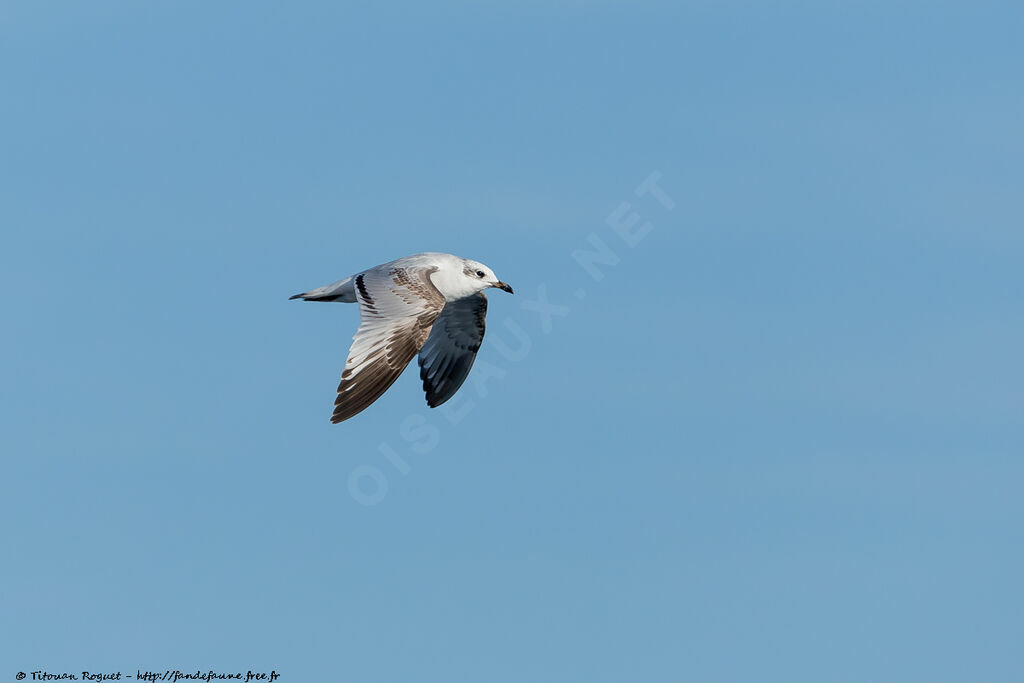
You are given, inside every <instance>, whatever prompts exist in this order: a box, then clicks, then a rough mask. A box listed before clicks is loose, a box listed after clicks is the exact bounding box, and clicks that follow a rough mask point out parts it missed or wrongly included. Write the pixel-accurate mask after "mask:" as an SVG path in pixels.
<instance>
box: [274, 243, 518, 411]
mask: <svg viewBox="0 0 1024 683" xmlns="http://www.w3.org/2000/svg"><path fill="white" fill-rule="evenodd" d="M491 287H496V288H498V289H501V290H504V291H506V292H508V293H509V294H512V288H511V287H510V286H508V285H507V284H505V283H504V282H502V281H501V280H499V279H498V278H497V277H495V275H494V271H492V270H491V269H490V268H488V267H487V266H485V265H484V264H482V263H479V262H477V261H471V260H469V259H464V258H459V257H458V256H453V255H452V254H442V253H439V252H425V253H422V254H414V255H412V256H406V257H405V258H400V259H397V260H395V261H391V262H389V263H384V264H382V265H379V266H376V267H374V268H370V269H369V270H364V271H362V272H361V273H356V274H355V275H352V276H351V277H347V278H345V279H344V280H338V281H337V282H332V283H331V284H329V285H324V286H323V287H319V288H317V289H313V290H310V291H308V292H303V293H302V294H296V295H295V296H293V297H291V299H302V300H304V301H340V302H344V303H358V304H359V319H360V323H359V329H358V331H356V334H355V336H354V337H353V338H352V347H351V348H350V349H349V351H348V360H346V361H345V369H344V371H342V373H341V383H340V384H339V385H338V397H337V398H336V399H335V401H334V414H333V415H331V422H333V423H334V424H337V423H339V422H342V421H344V420H347V419H349V418H350V417H353V416H354V415H357V414H358V413H361V412H362V411H363V410H365V409H366V408H368V407H369V406H370V404H371V403H373V402H374V401H376V400H377V399H378V398H380V397H381V396H382V395H383V394H384V392H385V391H387V390H388V387H390V386H391V385H392V384H394V382H395V380H396V379H398V376H399V375H401V374H402V371H403V370H405V367H406V366H407V365H408V364H409V362H410V361H411V360H412V357H413V356H415V355H416V354H417V353H418V354H419V356H420V358H419V365H420V379H422V380H423V390H424V391H425V392H426V394H427V405H429V406H430V407H431V408H436V407H437V406H439V405H441V404H442V403H444V402H445V401H447V400H448V399H450V398H451V397H452V396H454V395H455V392H456V391H458V390H459V387H460V386H462V383H463V382H464V381H465V380H466V376H467V375H469V370H470V368H472V367H473V361H474V360H475V359H476V352H477V350H478V349H479V348H480V342H481V341H483V338H484V318H485V316H486V315H487V297H486V296H485V295H484V290H485V289H489V288H491Z"/></svg>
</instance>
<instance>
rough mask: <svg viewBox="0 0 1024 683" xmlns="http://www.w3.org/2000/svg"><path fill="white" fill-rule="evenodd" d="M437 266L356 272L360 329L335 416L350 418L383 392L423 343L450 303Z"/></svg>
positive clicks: (350, 357) (392, 267)
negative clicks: (436, 276)
mask: <svg viewBox="0 0 1024 683" xmlns="http://www.w3.org/2000/svg"><path fill="white" fill-rule="evenodd" d="M436 270H437V268H436V267H423V266H410V267H400V266H393V265H389V266H384V267H381V268H379V269H378V268H375V269H373V270H368V271H366V272H365V273H360V274H359V275H357V276H356V278H355V290H356V301H358V302H359V316H360V324H359V330H358V331H357V332H356V335H355V337H353V339H352V347H351V348H350V349H349V352H348V360H347V361H345V370H344V371H343V372H342V373H341V383H340V384H338V397H337V399H336V400H335V401H334V414H333V415H332V416H331V422H334V423H338V422H341V421H343V420H347V419H349V418H350V417H352V416H353V415H356V414H357V413H360V412H362V411H363V410H365V409H366V408H367V407H368V406H369V405H370V404H371V403H373V402H374V401H376V400H377V399H378V398H380V396H381V394H383V393H384V392H385V391H387V389H388V387H390V386H391V385H392V384H394V382H395V380H396V379H398V376H399V375H401V374H402V370H404V369H405V366H407V365H408V364H409V361H411V360H412V358H413V356H415V355H416V353H417V352H418V351H419V350H420V348H421V347H422V346H423V344H424V342H425V341H426V340H427V338H428V336H429V335H430V328H431V326H432V325H433V324H434V320H436V319H437V317H438V316H439V315H440V314H441V311H442V310H443V309H444V305H445V299H444V296H443V295H442V294H441V292H439V291H438V290H437V287H435V286H434V283H433V282H431V280H430V275H431V273H433V272H434V271H436Z"/></svg>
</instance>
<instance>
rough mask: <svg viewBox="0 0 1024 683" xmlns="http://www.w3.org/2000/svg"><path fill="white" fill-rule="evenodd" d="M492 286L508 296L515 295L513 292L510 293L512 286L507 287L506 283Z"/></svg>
mask: <svg viewBox="0 0 1024 683" xmlns="http://www.w3.org/2000/svg"><path fill="white" fill-rule="evenodd" d="M494 286H495V287H497V288H498V289H500V290H502V291H505V292H508V293H509V294H515V292H513V291H512V286H511V285H509V284H508V283H507V282H499V283H498V284H496V285H494Z"/></svg>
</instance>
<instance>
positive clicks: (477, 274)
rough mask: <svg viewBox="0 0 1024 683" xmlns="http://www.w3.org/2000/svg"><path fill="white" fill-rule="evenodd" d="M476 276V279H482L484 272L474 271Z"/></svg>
mask: <svg viewBox="0 0 1024 683" xmlns="http://www.w3.org/2000/svg"><path fill="white" fill-rule="evenodd" d="M476 276H477V277H483V276H484V271H482V270H478V271H476Z"/></svg>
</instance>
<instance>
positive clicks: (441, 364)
mask: <svg viewBox="0 0 1024 683" xmlns="http://www.w3.org/2000/svg"><path fill="white" fill-rule="evenodd" d="M486 316H487V297H486V296H484V293H483V292H480V293H479V294H476V295H474V296H469V297H466V298H465V299H459V300H457V301H449V302H448V304H447V305H446V306H445V307H444V310H443V311H442V312H441V315H440V317H438V319H437V320H436V321H434V329H433V330H431V332H430V337H429V338H428V339H427V342H426V344H424V345H423V348H422V349H421V350H420V379H422V380H423V390H424V391H425V392H427V403H428V404H429V405H430V407H431V408H436V407H437V406H439V405H441V404H442V403H444V402H445V401H447V400H448V399H450V398H451V397H452V396H454V395H455V392H456V391H458V390H459V387H461V386H462V383H463V382H464V381H466V375H468V374H469V369H470V368H472V367H473V361H474V360H476V352H477V349H479V348H480V342H482V341H483V338H484V327H485V318H486Z"/></svg>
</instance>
